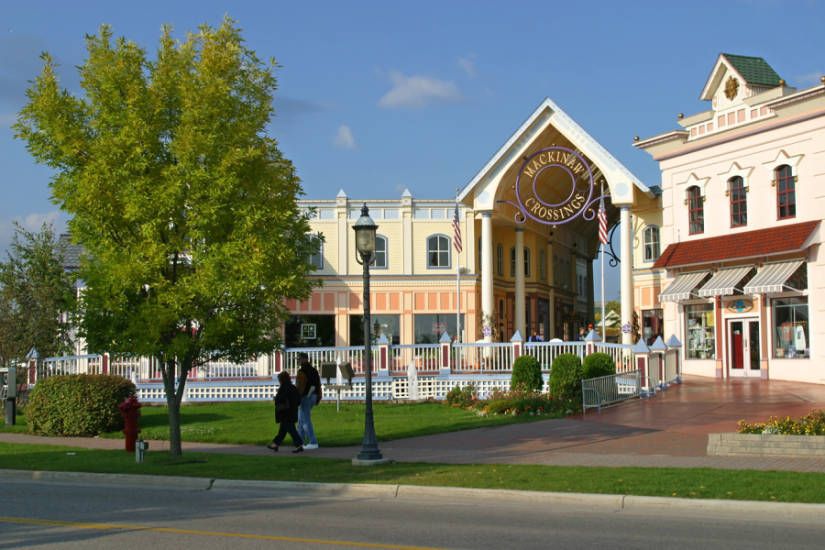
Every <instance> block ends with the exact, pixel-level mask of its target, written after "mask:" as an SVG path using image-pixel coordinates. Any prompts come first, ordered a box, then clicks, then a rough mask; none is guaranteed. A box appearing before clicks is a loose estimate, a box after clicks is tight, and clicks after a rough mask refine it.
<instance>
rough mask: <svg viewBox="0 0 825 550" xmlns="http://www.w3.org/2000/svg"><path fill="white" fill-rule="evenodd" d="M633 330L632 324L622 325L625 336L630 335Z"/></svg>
mask: <svg viewBox="0 0 825 550" xmlns="http://www.w3.org/2000/svg"><path fill="white" fill-rule="evenodd" d="M632 330H633V327H631V326H630V323H625V324H623V325H622V332H623V333H624V334H630V331H632Z"/></svg>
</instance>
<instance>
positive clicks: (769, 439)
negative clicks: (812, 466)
mask: <svg viewBox="0 0 825 550" xmlns="http://www.w3.org/2000/svg"><path fill="white" fill-rule="evenodd" d="M707 453H708V455H709V456H787V457H797V458H805V457H817V458H825V436H822V435H779V434H739V433H715V434H708V449H707Z"/></svg>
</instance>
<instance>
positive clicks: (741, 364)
mask: <svg viewBox="0 0 825 550" xmlns="http://www.w3.org/2000/svg"><path fill="white" fill-rule="evenodd" d="M759 342H760V338H759V320H758V319H735V320H730V321H728V361H729V366H730V376H731V377H759V376H761V373H760V371H759V370H760V362H761V353H760V344H759Z"/></svg>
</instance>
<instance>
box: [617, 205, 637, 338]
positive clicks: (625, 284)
mask: <svg viewBox="0 0 825 550" xmlns="http://www.w3.org/2000/svg"><path fill="white" fill-rule="evenodd" d="M619 212H620V214H621V217H620V219H619V223H620V224H621V231H622V232H621V249H620V250H621V278H622V282H621V293H622V326H624V325H627V326H633V246H632V245H633V241H632V239H633V227H632V224H631V220H630V205H621V206H620V208H619ZM622 343H623V344H633V343H635V342H633V335H632V334H631V333H626V332H624V331H622Z"/></svg>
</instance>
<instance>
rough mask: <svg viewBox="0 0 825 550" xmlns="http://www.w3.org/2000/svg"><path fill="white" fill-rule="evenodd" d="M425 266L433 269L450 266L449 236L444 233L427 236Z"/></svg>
mask: <svg viewBox="0 0 825 550" xmlns="http://www.w3.org/2000/svg"><path fill="white" fill-rule="evenodd" d="M427 267H428V268H435V269H444V268H448V267H450V238H449V237H447V236H446V235H431V236H429V237H427Z"/></svg>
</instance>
